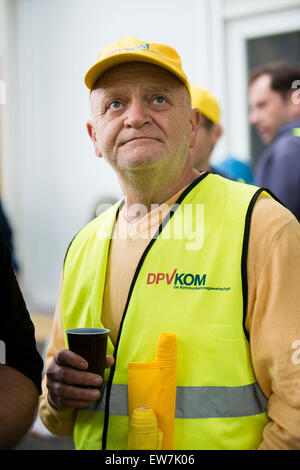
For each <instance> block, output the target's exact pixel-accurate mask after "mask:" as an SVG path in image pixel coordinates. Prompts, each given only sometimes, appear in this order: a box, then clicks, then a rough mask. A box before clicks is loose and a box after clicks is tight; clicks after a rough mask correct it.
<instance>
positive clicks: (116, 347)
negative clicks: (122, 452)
mask: <svg viewBox="0 0 300 470" xmlns="http://www.w3.org/2000/svg"><path fill="white" fill-rule="evenodd" d="M208 174H209V172H206V173H204V174H202V175H200V176H199V178H197V179H196V180H195V181H193V182H192V183H191V184H190V185H189V186H188V187H187V188H186V189H185V190H184V191H183V193H182V194H181V195H180V196H179V198H178V199H177V201H176V202H175V204H174V205H173V207H172V208H171V211H170V213H169V214H168V215H167V216H166V217H165V218H164V220H163V221H162V223H161V225H160V226H159V228H158V230H157V232H156V233H155V235H154V236H153V238H152V239H151V240H150V242H149V243H148V245H147V247H146V249H145V251H144V252H143V254H142V256H141V259H140V261H139V263H138V265H137V268H136V271H135V273H134V276H133V279H132V281H131V285H130V289H129V293H128V297H127V301H126V305H125V308H124V312H123V316H122V319H121V323H120V328H119V333H118V337H117V341H116V344H115V349H114V354H113V357H114V360H115V362H114V364H113V366H112V367H111V370H110V374H109V378H108V382H107V386H106V400H105V412H104V413H105V414H104V424H103V434H102V450H106V441H107V433H108V422H109V399H110V392H111V387H112V382H113V378H114V373H115V367H116V358H117V352H118V346H119V342H120V337H121V332H122V326H123V323H124V320H125V316H126V313H127V309H128V305H129V302H130V299H131V295H132V292H133V288H134V286H135V283H136V280H137V277H138V275H139V273H140V270H141V268H142V265H143V263H144V261H145V258H146V256H147V254H148V252H149V250H150V248H151V247H152V245H153V244H154V242H155V240H156V239H157V237H158V235H159V234H160V233H161V232H162V230H163V228H164V227H165V225H166V224H167V223H168V222H169V220H170V219H171V218H172V217H173V215H174V214H175V212H176V210H177V209H178V206H177V205H179V204H181V203H182V201H183V200H184V198H185V197H186V196H187V195H188V194H189V193H190V192H191V191H192V189H194V187H195V186H197V184H198V183H200V181H202V180H203V179H204V178H205V177H206V176H207V175H208Z"/></svg>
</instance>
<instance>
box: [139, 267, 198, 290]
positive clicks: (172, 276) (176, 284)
mask: <svg viewBox="0 0 300 470" xmlns="http://www.w3.org/2000/svg"><path fill="white" fill-rule="evenodd" d="M205 282H206V274H193V273H178V272H177V268H176V269H174V271H173V272H172V273H148V276H147V284H159V283H165V284H167V285H168V286H170V285H173V288H174V289H179V288H181V289H182V288H183V289H184V288H190V289H191V288H192V289H197V288H201V286H205Z"/></svg>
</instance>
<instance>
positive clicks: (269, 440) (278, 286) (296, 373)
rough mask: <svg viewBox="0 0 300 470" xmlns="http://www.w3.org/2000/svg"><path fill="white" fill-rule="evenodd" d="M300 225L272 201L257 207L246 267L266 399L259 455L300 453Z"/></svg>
mask: <svg viewBox="0 0 300 470" xmlns="http://www.w3.org/2000/svg"><path fill="white" fill-rule="evenodd" d="M299 275H300V225H299V223H298V222H297V220H296V219H295V217H294V216H293V215H292V214H291V213H290V212H289V211H288V210H287V209H285V208H283V207H282V206H281V205H280V204H278V203H276V202H275V201H273V200H270V199H269V200H266V199H265V200H262V201H258V202H257V208H256V209H255V212H253V217H252V223H251V229H250V242H249V262H248V284H249V299H248V300H249V302H248V318H247V323H248V328H249V329H250V346H251V355H252V362H253V367H254V371H255V374H256V377H257V380H258V383H259V384H260V387H261V389H262V391H263V392H264V394H265V395H266V397H267V398H268V410H267V413H268V416H269V418H270V422H269V424H267V426H266V427H265V429H264V433H263V441H262V442H261V444H260V446H259V449H261V450H271V449H280V450H281V449H290V450H295V449H300V387H299V383H300V381H299V378H300V322H299V318H300V289H299Z"/></svg>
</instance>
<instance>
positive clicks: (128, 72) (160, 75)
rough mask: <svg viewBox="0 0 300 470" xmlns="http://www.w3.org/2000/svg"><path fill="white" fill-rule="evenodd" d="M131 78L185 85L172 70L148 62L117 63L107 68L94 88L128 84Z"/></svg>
mask: <svg viewBox="0 0 300 470" xmlns="http://www.w3.org/2000/svg"><path fill="white" fill-rule="evenodd" d="M129 80H137V81H138V80H140V81H141V83H144V84H148V85H149V83H151V82H153V84H154V83H155V82H156V83H157V81H159V83H165V85H167V87H169V86H171V85H172V84H173V86H174V85H175V84H176V85H180V86H184V85H183V84H181V82H180V81H179V80H178V79H177V78H176V77H175V76H174V75H173V74H171V73H170V72H168V71H167V70H164V69H163V68H162V67H158V66H156V65H152V64H147V63H144V62H142V63H139V62H133V63H126V64H121V65H117V66H115V67H112V68H111V69H109V70H107V71H106V72H105V73H104V74H103V75H102V77H100V79H99V80H98V81H97V82H96V84H95V86H94V89H97V88H99V87H100V88H102V87H103V88H104V87H107V86H109V85H111V86H113V85H114V84H122V82H123V83H124V85H126V82H128V81H129Z"/></svg>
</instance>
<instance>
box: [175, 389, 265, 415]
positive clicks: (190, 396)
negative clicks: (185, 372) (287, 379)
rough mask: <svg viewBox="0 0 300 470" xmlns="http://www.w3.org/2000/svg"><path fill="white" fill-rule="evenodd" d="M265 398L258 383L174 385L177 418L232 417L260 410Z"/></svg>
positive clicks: (261, 411) (263, 406)
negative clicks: (235, 385) (216, 385)
mask: <svg viewBox="0 0 300 470" xmlns="http://www.w3.org/2000/svg"><path fill="white" fill-rule="evenodd" d="M266 409H267V398H266V397H265V396H264V394H263V393H262V391H261V389H260V387H259V385H258V384H257V383H254V384H250V385H244V386H242V387H177V391H176V413H175V416H176V418H188V419H192V418H198V419H199V418H234V417H241V416H252V415H257V414H259V413H263V412H264V411H266Z"/></svg>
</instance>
